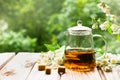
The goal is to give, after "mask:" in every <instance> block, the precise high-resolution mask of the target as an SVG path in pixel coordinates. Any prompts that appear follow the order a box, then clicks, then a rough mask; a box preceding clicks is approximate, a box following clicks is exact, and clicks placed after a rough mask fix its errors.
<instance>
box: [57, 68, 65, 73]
mask: <svg viewBox="0 0 120 80" xmlns="http://www.w3.org/2000/svg"><path fill="white" fill-rule="evenodd" d="M64 73H65V67H64V66H59V67H58V74H64Z"/></svg>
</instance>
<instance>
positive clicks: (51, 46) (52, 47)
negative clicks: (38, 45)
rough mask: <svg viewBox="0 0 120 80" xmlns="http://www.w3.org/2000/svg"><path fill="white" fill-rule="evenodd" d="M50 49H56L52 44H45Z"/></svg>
mask: <svg viewBox="0 0 120 80" xmlns="http://www.w3.org/2000/svg"><path fill="white" fill-rule="evenodd" d="M44 45H45V46H46V47H47V49H48V50H51V51H55V47H54V46H53V45H52V44H44Z"/></svg>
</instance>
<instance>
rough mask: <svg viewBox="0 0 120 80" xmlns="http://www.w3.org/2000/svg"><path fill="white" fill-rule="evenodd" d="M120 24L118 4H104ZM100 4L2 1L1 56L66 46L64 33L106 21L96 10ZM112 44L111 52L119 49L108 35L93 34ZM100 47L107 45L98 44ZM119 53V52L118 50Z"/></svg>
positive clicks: (93, 1) (95, 0) (56, 0)
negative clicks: (79, 24) (80, 23)
mask: <svg viewBox="0 0 120 80" xmlns="http://www.w3.org/2000/svg"><path fill="white" fill-rule="evenodd" d="M104 1H105V2H106V3H107V4H108V5H109V6H110V7H111V13H113V14H115V15H116V16H117V22H116V23H117V24H119V23H120V15H119V14H120V9H119V7H120V4H119V0H104ZM99 2H100V0H0V52H20V51H30V52H41V51H47V48H46V46H45V44H50V45H52V46H54V47H56V46H57V44H58V45H60V46H62V45H64V44H65V34H64V32H65V31H66V30H67V28H69V27H72V26H76V22H77V20H82V25H84V26H88V27H91V26H92V24H93V23H94V22H93V21H92V19H93V18H101V22H102V20H105V14H104V13H103V12H102V11H101V10H100V9H99V8H98V7H97V4H98V3H99ZM93 33H94V34H95V33H97V34H101V35H104V36H105V38H106V39H107V40H109V49H108V51H113V50H115V49H116V48H119V47H118V46H119V45H118V44H120V42H119V41H116V40H115V36H113V35H111V34H108V33H107V32H106V31H101V30H100V29H98V30H93ZM95 43H97V45H96V46H97V47H100V48H102V47H103V45H104V43H103V42H101V41H100V40H96V41H95ZM117 51H118V52H119V51H120V49H117Z"/></svg>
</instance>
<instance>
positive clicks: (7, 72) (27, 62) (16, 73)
mask: <svg viewBox="0 0 120 80" xmlns="http://www.w3.org/2000/svg"><path fill="white" fill-rule="evenodd" d="M38 55H39V54H35V53H19V54H17V55H16V56H15V57H14V58H13V59H12V60H11V61H10V62H9V63H8V64H7V65H6V66H4V67H3V68H2V69H1V72H0V80H25V79H26V78H27V76H28V75H29V73H30V71H31V69H32V68H33V66H34V63H35V61H36V59H37V58H38Z"/></svg>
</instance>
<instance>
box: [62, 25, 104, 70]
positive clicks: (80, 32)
mask: <svg viewBox="0 0 120 80" xmlns="http://www.w3.org/2000/svg"><path fill="white" fill-rule="evenodd" d="M93 37H100V38H102V39H103V37H102V36H101V35H92V30H91V29H90V28H88V27H85V26H82V25H78V26H75V27H72V28H68V33H67V43H66V48H65V57H64V66H65V67H66V68H68V69H70V70H73V71H78V72H81V71H92V70H94V68H95V67H96V57H95V51H94V41H93ZM103 40H104V42H105V44H106V41H105V39H103ZM103 56H104V55H103Z"/></svg>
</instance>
